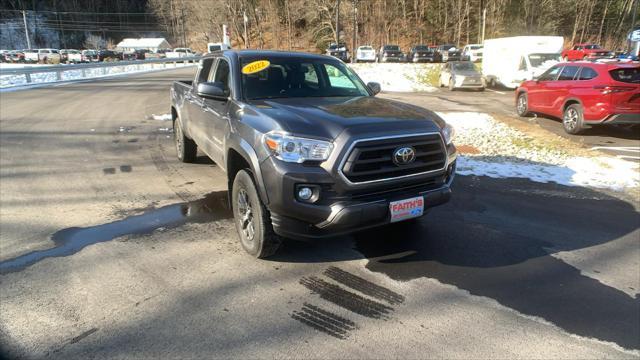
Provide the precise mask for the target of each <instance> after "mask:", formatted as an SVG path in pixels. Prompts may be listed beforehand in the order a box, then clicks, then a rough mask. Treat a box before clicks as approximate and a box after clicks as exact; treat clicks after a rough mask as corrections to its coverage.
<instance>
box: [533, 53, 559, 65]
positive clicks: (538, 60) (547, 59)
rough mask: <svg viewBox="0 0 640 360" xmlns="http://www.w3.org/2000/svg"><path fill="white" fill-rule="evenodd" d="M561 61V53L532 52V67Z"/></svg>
mask: <svg viewBox="0 0 640 360" xmlns="http://www.w3.org/2000/svg"><path fill="white" fill-rule="evenodd" d="M559 61H560V54H530V55H529V63H531V67H534V68H537V67H549V66H551V65H553V64H555V63H557V62H559Z"/></svg>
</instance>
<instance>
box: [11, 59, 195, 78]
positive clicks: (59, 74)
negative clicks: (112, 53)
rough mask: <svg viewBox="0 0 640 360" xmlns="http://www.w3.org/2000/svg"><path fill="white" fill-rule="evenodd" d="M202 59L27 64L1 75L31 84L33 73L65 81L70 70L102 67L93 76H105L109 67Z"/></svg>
mask: <svg viewBox="0 0 640 360" xmlns="http://www.w3.org/2000/svg"><path fill="white" fill-rule="evenodd" d="M199 60H200V56H185V57H180V58H162V59H149V60H126V61H107V62H95V63H87V64H58V65H51V66H25V67H21V68H9V69H1V68H0V76H6V75H17V76H20V75H24V77H25V80H26V83H27V84H30V83H32V82H34V81H33V77H32V75H33V74H43V73H54V74H55V79H52V80H48V81H41V82H52V81H63V80H65V78H64V76H63V74H64V73H65V72H70V71H74V72H77V71H80V72H81V76H80V77H81V78H85V77H87V70H89V69H97V68H99V69H101V71H100V73H99V74H94V75H92V76H96V75H97V76H105V75H109V74H110V73H108V71H107V68H110V67H131V66H135V67H137V71H143V70H144V69H143V67H147V66H146V65H147V64H164V66H163V67H164V68H167V67H168V66H167V65H169V64H173V65H174V67H177V64H178V63H189V62H196V61H199Z"/></svg>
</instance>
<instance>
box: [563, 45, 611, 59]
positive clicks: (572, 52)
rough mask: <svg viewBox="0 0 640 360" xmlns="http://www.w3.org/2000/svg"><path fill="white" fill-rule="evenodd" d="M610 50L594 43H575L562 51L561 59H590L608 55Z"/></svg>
mask: <svg viewBox="0 0 640 360" xmlns="http://www.w3.org/2000/svg"><path fill="white" fill-rule="evenodd" d="M610 56H611V52H610V51H609V50H605V49H603V48H601V47H600V45H596V44H576V45H574V46H573V47H572V48H571V49H566V50H563V51H562V59H563V60H564V61H573V60H592V59H600V58H604V57H610Z"/></svg>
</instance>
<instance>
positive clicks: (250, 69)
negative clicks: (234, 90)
mask: <svg viewBox="0 0 640 360" xmlns="http://www.w3.org/2000/svg"><path fill="white" fill-rule="evenodd" d="M269 65H271V63H270V62H269V61H268V60H258V61H253V62H250V63H248V64H247V65H245V66H243V67H242V73H243V74H246V75H248V74H254V73H257V72H260V71H262V70H264V69H266V68H268V67H269Z"/></svg>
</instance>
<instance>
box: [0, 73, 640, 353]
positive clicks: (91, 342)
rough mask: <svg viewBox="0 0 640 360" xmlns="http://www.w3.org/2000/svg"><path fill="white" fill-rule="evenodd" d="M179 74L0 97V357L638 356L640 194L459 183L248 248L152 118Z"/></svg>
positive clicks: (206, 172)
mask: <svg viewBox="0 0 640 360" xmlns="http://www.w3.org/2000/svg"><path fill="white" fill-rule="evenodd" d="M190 71H191V70H189V69H182V70H178V71H169V72H161V73H152V74H145V75H137V76H131V77H128V78H117V79H111V80H100V81H93V82H85V83H77V84H69V85H65V86H58V87H47V88H39V89H33V90H27V91H19V92H11V93H2V94H0V97H1V98H0V100H1V102H2V106H1V107H0V145H1V146H0V180H1V186H0V227H1V229H2V231H0V306H1V311H0V344H1V346H2V351H3V353H4V355H7V356H14V355H23V356H25V357H29V358H40V357H47V356H48V357H51V358H61V359H73V358H106V357H135V358H151V357H161V358H194V357H195V358H203V357H206V358H209V357H238V358H248V357H252V358H254V357H279V358H282V357H288V358H309V357H313V358H319V357H322V358H325V357H332V358H337V357H340V358H344V357H349V358H388V357H403V358H406V357H413V358H418V357H419V358H424V357H447V358H454V357H458V358H461V357H464V358H486V357H502V358H513V357H535V358H551V357H564V358H596V357H597V358H602V357H612V358H630V357H634V358H638V357H640V355H639V353H638V349H640V324H639V323H638V318H639V316H640V297H639V295H638V294H639V292H640V290H639V289H640V275H639V274H638V268H639V267H640V264H639V259H640V223H639V221H640V220H639V219H640V217H639V216H638V215H639V213H638V207H639V204H638V203H634V202H630V201H629V200H628V199H625V198H624V197H621V196H617V195H616V196H614V195H613V194H608V193H603V192H599V191H595V190H591V189H586V188H568V187H563V186H558V185H552V184H538V183H531V182H528V181H525V180H517V181H516V180H504V179H503V180H499V179H490V178H478V177H458V179H457V181H456V184H455V189H454V190H455V196H454V198H453V200H452V201H451V202H450V203H449V204H447V205H446V206H443V207H440V208H437V209H434V210H433V211H432V212H431V213H429V214H428V215H427V216H426V217H425V218H422V219H420V221H418V222H416V223H413V224H403V223H400V224H397V225H395V226H392V227H389V228H384V229H378V230H375V231H369V232H365V233H361V234H357V235H354V236H345V237H340V238H335V239H330V240H326V241H322V242H318V243H311V244H309V243H297V242H287V243H286V244H285V247H284V249H283V251H282V252H280V253H279V254H278V255H277V256H276V257H274V258H273V259H270V260H268V261H257V260H254V259H252V258H250V257H249V256H247V255H245V253H244V252H243V251H242V250H241V249H240V245H239V244H238V241H237V239H236V235H235V232H234V229H233V224H232V222H231V221H230V219H229V217H230V214H229V211H228V210H226V207H225V205H224V203H225V196H226V191H225V190H226V189H225V188H224V184H225V183H226V181H225V180H224V177H223V174H222V173H221V171H220V170H219V169H218V168H217V167H216V166H215V164H213V163H212V162H210V161H208V160H207V159H205V158H204V157H200V158H199V162H198V163H197V164H188V165H185V164H180V163H178V162H177V161H176V160H175V156H174V150H173V147H172V142H171V139H170V135H169V134H168V132H167V131H166V130H165V128H167V127H168V125H167V123H166V122H162V121H157V120H151V119H149V116H150V115H151V114H154V113H155V114H162V113H166V112H167V109H168V102H169V100H168V91H167V89H168V87H169V84H170V81H171V80H172V79H174V78H186V77H188V76H189V72H190ZM168 137H169V138H168Z"/></svg>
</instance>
